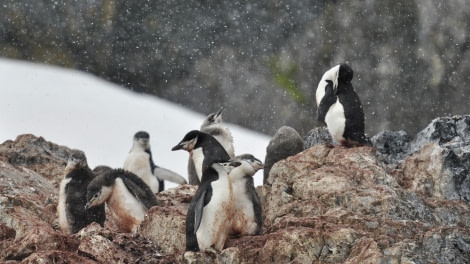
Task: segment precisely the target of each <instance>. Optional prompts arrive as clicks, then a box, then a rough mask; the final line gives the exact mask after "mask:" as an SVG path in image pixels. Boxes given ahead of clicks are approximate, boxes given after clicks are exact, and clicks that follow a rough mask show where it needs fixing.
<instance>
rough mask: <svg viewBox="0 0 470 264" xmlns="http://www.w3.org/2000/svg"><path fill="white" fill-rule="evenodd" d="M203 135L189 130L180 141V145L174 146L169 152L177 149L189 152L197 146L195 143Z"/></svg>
mask: <svg viewBox="0 0 470 264" xmlns="http://www.w3.org/2000/svg"><path fill="white" fill-rule="evenodd" d="M201 134H203V133H202V132H201V131H198V130H191V131H189V132H188V133H187V134H186V135H185V136H184V138H183V139H182V140H181V142H180V143H178V144H177V145H176V146H174V147H173V148H172V149H171V150H172V151H175V150H179V149H184V150H186V151H188V152H191V151H192V150H193V149H194V147H195V146H196V144H197V141H198V139H199V137H200V136H201Z"/></svg>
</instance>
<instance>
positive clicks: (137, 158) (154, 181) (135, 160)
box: [123, 131, 186, 193]
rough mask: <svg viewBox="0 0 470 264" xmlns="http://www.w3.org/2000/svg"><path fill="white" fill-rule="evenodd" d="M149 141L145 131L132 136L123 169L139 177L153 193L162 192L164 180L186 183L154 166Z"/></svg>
mask: <svg viewBox="0 0 470 264" xmlns="http://www.w3.org/2000/svg"><path fill="white" fill-rule="evenodd" d="M149 141H150V135H149V133H147V132H145V131H139V132H137V133H136V134H135V135H134V140H133V144H132V148H131V151H130V152H129V154H128V155H127V158H126V160H125V161H124V165H123V169H125V170H128V171H131V172H133V173H134V174H136V175H137V176H139V177H141V178H142V180H143V181H144V182H145V183H146V184H147V185H148V186H149V187H150V189H151V190H152V191H153V192H154V193H157V192H160V191H163V190H164V180H167V181H171V182H175V183H178V184H184V183H186V179H185V178H183V177H182V176H181V175H179V174H177V173H175V172H172V171H170V170H167V169H164V168H161V167H158V166H157V165H155V163H154V162H153V159H152V152H151V151H150V142H149Z"/></svg>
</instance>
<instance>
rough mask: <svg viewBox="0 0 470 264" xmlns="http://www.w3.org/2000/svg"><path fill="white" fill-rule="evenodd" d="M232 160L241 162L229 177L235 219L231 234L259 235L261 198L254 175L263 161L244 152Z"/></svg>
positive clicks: (261, 218) (260, 227)
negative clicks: (257, 191)
mask: <svg viewBox="0 0 470 264" xmlns="http://www.w3.org/2000/svg"><path fill="white" fill-rule="evenodd" d="M230 161H232V162H239V163H240V166H237V167H235V168H233V169H232V170H231V171H230V173H229V179H230V181H231V183H232V188H233V193H234V196H233V200H234V203H233V219H232V228H231V231H230V234H231V235H237V236H244V235H259V234H261V231H262V227H263V216H262V211H263V209H262V205H261V200H260V198H259V196H258V194H257V193H256V189H255V184H254V181H253V175H255V173H256V172H257V171H258V170H260V169H262V168H263V163H262V162H261V161H260V160H259V159H257V158H255V157H254V156H253V155H251V154H243V155H239V156H236V157H235V158H232V159H231V160H230Z"/></svg>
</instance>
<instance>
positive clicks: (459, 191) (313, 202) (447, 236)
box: [0, 116, 470, 264]
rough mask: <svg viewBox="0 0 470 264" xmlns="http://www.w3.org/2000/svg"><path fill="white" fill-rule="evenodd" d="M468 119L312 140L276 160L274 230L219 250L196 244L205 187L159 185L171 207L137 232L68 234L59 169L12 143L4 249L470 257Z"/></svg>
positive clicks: (121, 257) (204, 257)
mask: <svg viewBox="0 0 470 264" xmlns="http://www.w3.org/2000/svg"><path fill="white" fill-rule="evenodd" d="M468 120H470V116H455V117H451V118H439V119H436V120H434V121H433V122H432V123H431V124H430V125H429V126H428V127H427V128H426V129H424V130H423V131H422V132H420V133H419V134H418V136H417V137H416V138H414V139H412V138H411V137H409V136H407V135H406V134H405V133H404V132H387V133H385V132H384V133H382V134H379V135H377V136H375V137H374V138H373V142H374V147H358V148H342V147H337V146H336V147H333V146H331V145H327V144H317V145H312V146H310V147H309V148H308V149H306V150H304V151H302V152H301V153H299V154H297V155H295V156H291V157H289V158H287V159H284V160H281V161H279V162H277V163H275V164H274V166H273V167H272V169H271V172H270V174H269V177H268V178H267V182H266V184H265V185H263V186H258V187H257V191H258V194H259V195H260V198H261V199H262V203H263V214H264V216H263V217H264V226H263V233H262V234H261V235H259V236H243V237H231V238H229V239H228V241H227V242H226V246H225V249H224V250H222V251H221V252H219V253H210V252H197V253H194V252H184V248H185V241H184V238H185V215H186V210H187V207H188V205H189V203H190V201H191V199H192V196H193V195H194V193H195V191H196V187H195V186H187V185H182V186H179V187H177V188H173V189H170V190H166V191H164V192H162V193H159V194H157V198H158V199H159V201H160V202H161V204H162V206H161V207H153V208H151V209H150V210H149V211H148V213H147V215H146V217H145V219H144V221H143V222H142V224H141V226H140V228H139V231H138V232H137V233H136V234H129V233H119V232H118V231H117V229H116V227H115V226H114V225H113V224H112V223H111V222H110V221H107V222H106V224H105V227H104V228H102V227H100V226H99V225H98V224H91V225H89V226H88V227H86V228H84V229H83V230H81V231H80V232H79V233H77V234H75V235H66V234H63V233H61V232H60V231H59V229H58V227H57V220H56V216H55V214H56V212H55V206H56V203H57V199H56V197H55V196H56V193H57V187H56V186H54V185H53V184H51V181H54V180H49V179H52V178H51V175H42V173H44V172H42V173H37V172H35V171H33V170H32V169H30V168H28V166H33V165H31V164H28V163H24V164H23V165H12V164H11V163H10V162H9V161H8V158H6V156H8V155H11V154H8V153H9V152H0V153H1V154H0V184H1V187H2V189H1V192H0V206H2V210H1V215H0V251H1V252H2V255H1V258H2V260H4V261H9V262H10V263H20V262H21V263H39V262H41V261H42V262H54V261H55V262H72V263H75V262H82V263H211V262H216V263H348V264H352V263H469V262H470V205H469V199H468V191H469V188H468V181H469V178H468V177H469V172H468V168H469V166H468V164H470V155H469V151H470V149H469V143H470V137H469V136H470V122H469V121H468ZM317 131H320V130H317ZM320 133H321V131H320ZM314 137H315V136H314ZM317 138H321V135H320V136H319V137H317ZM43 141H44V140H43V139H41V140H39V138H36V137H34V136H31V135H25V136H20V137H18V139H17V140H16V141H14V142H13V141H12V142H6V143H4V144H3V145H2V146H0V149H4V146H6V145H9V146H14V145H16V144H19V142H23V143H22V144H23V145H24V147H25V151H24V152H23V155H24V157H25V158H26V159H29V155H36V154H37V152H36V150H35V149H37V145H44V144H45V143H44V142H46V141H44V142H43ZM47 144H48V145H49V146H54V144H53V143H50V142H47ZM28 149H31V152H28V151H27V150H28ZM50 149H57V148H55V147H52V148H50ZM10 150H11V151H10V152H12V151H13V150H14V148H10ZM52 152H54V151H52ZM65 152H67V151H65ZM5 153H7V154H5ZM42 155H47V154H45V153H44V154H41V155H40V156H41V157H42ZM49 156H51V155H49ZM52 157H60V156H59V155H58V154H57V153H55V152H54V153H53V154H52ZM55 159H56V158H53V159H51V161H50V162H49V163H48V164H54V163H55V162H57V163H56V164H61V163H60V162H61V161H60V160H62V158H57V161H54V162H53V161H52V160H55ZM38 160H41V159H38ZM44 166H49V165H47V164H46V165H44ZM40 167H41V166H39V165H38V166H37V168H36V169H37V170H38V171H39V169H41V168H40ZM60 168H63V167H60V166H59V165H58V166H57V168H56V170H60ZM52 171H54V170H52ZM257 177H259V176H257ZM25 179H27V180H25ZM32 188H34V190H33V189H32Z"/></svg>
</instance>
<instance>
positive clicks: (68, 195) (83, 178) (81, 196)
mask: <svg viewBox="0 0 470 264" xmlns="http://www.w3.org/2000/svg"><path fill="white" fill-rule="evenodd" d="M94 178H95V175H94V173H93V171H92V170H91V169H90V168H89V167H88V163H87V159H86V156H85V153H84V152H83V151H81V150H72V152H71V153H70V156H69V158H68V161H67V166H66V167H65V170H64V178H63V179H62V181H61V183H60V187H59V203H58V206H57V213H58V216H59V226H60V228H61V230H62V231H63V232H65V233H69V234H74V233H77V232H78V231H79V230H80V229H82V228H84V227H86V226H87V225H89V224H90V223H92V222H97V223H98V224H100V225H101V226H103V225H104V221H105V220H106V214H105V209H104V205H102V206H97V207H95V208H92V209H88V210H87V209H86V208H85V205H86V202H87V200H86V195H87V185H88V184H89V183H90V182H91V181H92V180H93V179H94Z"/></svg>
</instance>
